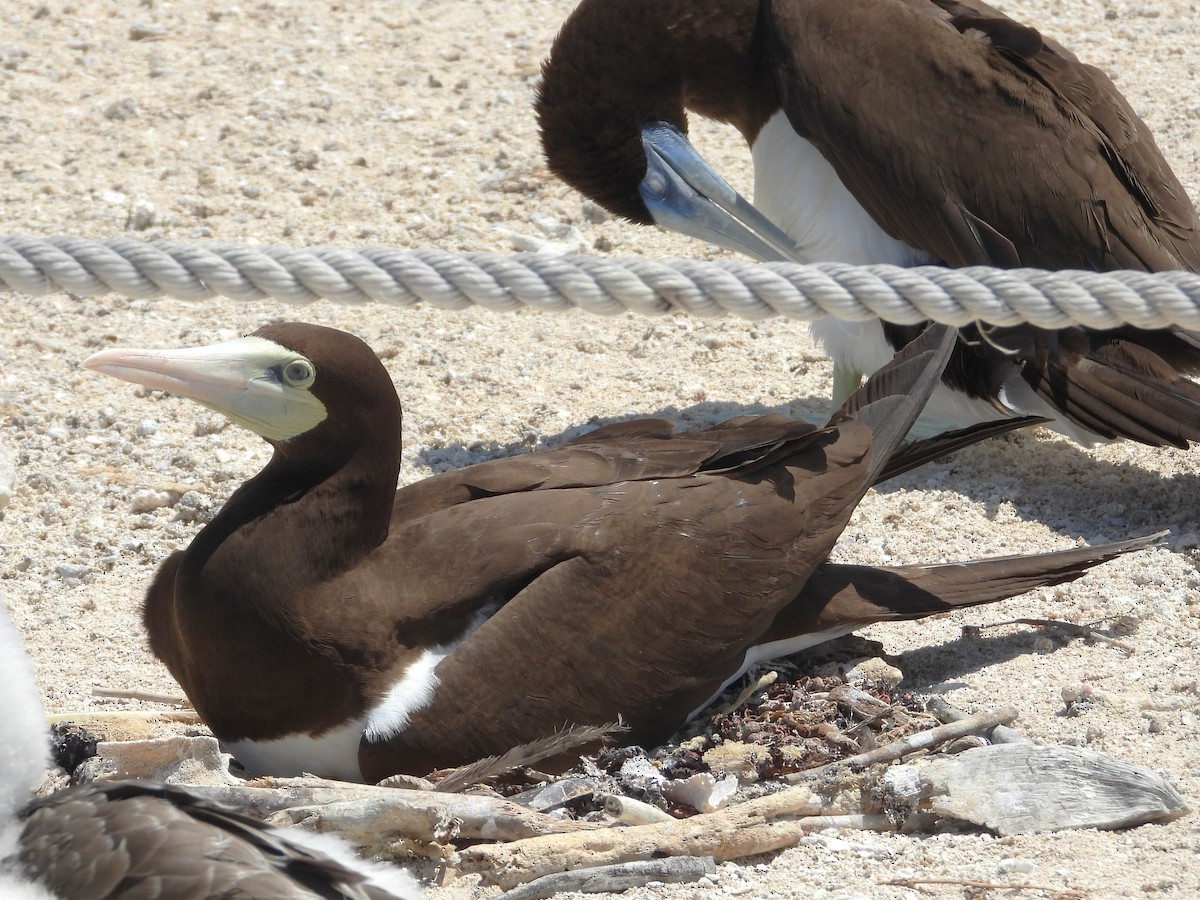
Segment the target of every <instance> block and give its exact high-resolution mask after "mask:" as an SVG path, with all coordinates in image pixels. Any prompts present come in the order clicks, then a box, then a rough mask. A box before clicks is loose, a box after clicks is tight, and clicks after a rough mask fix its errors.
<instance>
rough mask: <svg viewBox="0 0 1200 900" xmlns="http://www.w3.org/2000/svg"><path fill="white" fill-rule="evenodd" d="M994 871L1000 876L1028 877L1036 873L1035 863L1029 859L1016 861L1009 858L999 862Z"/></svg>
mask: <svg viewBox="0 0 1200 900" xmlns="http://www.w3.org/2000/svg"><path fill="white" fill-rule="evenodd" d="M996 871H997V872H999V873H1000V874H1001V875H1007V874H1013V873H1015V874H1020V875H1029V874H1030V873H1032V872H1036V871H1037V863H1035V862H1034V861H1033V860H1031V859H1017V858H1015V857H1009V858H1008V859H1002V860H1000V864H999V865H998V866H996Z"/></svg>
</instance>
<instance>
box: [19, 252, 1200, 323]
mask: <svg viewBox="0 0 1200 900" xmlns="http://www.w3.org/2000/svg"><path fill="white" fill-rule="evenodd" d="M5 290H6V291H12V292H14V293H19V294H25V295H27V296H33V297H36V296H41V295H44V294H49V293H53V292H55V291H68V292H70V293H72V294H77V295H80V296H89V297H94V296H98V295H100V294H106V293H109V292H117V293H120V294H124V295H126V296H128V297H133V298H136V299H153V298H158V297H174V298H176V299H181V300H191V301H203V300H209V299H211V298H213V297H217V296H222V297H230V298H232V299H235V300H261V299H264V298H267V297H271V298H274V299H276V300H281V301H283V302H285V303H293V304H305V303H312V302H313V301H315V300H319V299H322V298H324V299H327V300H332V301H334V302H336V303H347V304H360V303H372V302H374V303H387V304H390V305H393V306H410V305H412V304H415V303H429V304H431V305H433V306H436V307H438V308H439V309H465V308H466V307H468V306H472V305H475V306H482V307H484V308H486V309H490V310H498V311H512V310H517V309H521V308H522V307H526V306H528V307H533V308H536V309H542V310H554V311H560V310H566V309H571V308H579V309H582V310H585V311H586V312H590V313H595V314H598V315H615V314H617V313H621V312H624V311H626V310H629V311H632V312H636V313H639V314H641V315H647V316H650V315H661V314H663V313H666V312H670V311H672V310H683V311H685V312H687V313H689V314H691V315H694V316H698V317H702V318H708V317H713V316H721V315H735V316H740V317H742V318H745V319H763V318H768V317H770V316H777V315H778V316H786V317H788V318H792V319H803V320H808V321H811V320H813V319H817V318H820V317H821V316H825V315H831V316H835V317H837V318H839V319H847V320H851V321H854V320H862V319H869V318H872V317H876V316H877V317H879V318H882V319H886V320H888V321H890V322H900V323H912V322H919V321H921V320H924V319H933V320H934V321H936V322H943V323H945V324H948V325H965V324H967V323H969V322H975V321H982V322H987V323H990V324H993V325H1015V324H1018V323H1020V322H1029V323H1032V324H1034V325H1038V326H1041V327H1043V328H1064V327H1066V326H1069V325H1072V324H1077V325H1085V326H1088V327H1091V328H1115V327H1117V326H1119V325H1122V324H1130V325H1135V326H1137V327H1139V328H1162V327H1165V326H1168V325H1178V326H1181V327H1184V328H1190V329H1198V330H1200V275H1198V274H1194V273H1191V272H1158V273H1146V272H1107V273H1098V272H1083V271H1060V272H1049V271H1045V270H1041V269H991V268H987V267H983V266H979V267H973V268H964V269H945V268H938V267H933V266H924V267H920V268H912V269H904V268H898V267H896V266H882V265H877V266H850V265H844V264H842V263H818V264H815V265H808V266H802V265H797V264H793V263H752V262H744V261H740V260H723V261H720V262H700V261H696V260H683V259H662V260H650V259H639V258H632V257H631V258H624V259H607V258H602V257H594V256H548V255H542V254H536V253H517V254H513V255H508V256H505V255H501V254H494V253H464V254H460V253H449V252H446V251H442V250H413V251H398V250H388V249H386V248H374V249H367V250H345V249H340V248H336V247H313V248H308V249H303V250H299V249H294V248H291V247H252V246H247V245H243V244H234V243H226V242H211V243H203V244H187V243H181V242H177V241H157V242H154V243H146V242H144V241H136V240H132V239H130V238H123V237H119V238H111V239H109V240H104V241H98V240H90V239H86V238H79V237H71V236H59V237H53V238H45V239H42V238H31V237H0V291H5Z"/></svg>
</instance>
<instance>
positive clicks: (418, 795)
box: [188, 778, 599, 846]
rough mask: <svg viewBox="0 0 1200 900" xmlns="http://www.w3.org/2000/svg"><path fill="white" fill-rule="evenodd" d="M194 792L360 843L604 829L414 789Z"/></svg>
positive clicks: (306, 783) (286, 783)
mask: <svg viewBox="0 0 1200 900" xmlns="http://www.w3.org/2000/svg"><path fill="white" fill-rule="evenodd" d="M188 790H189V791H191V792H192V793H194V794H198V795H199V796H201V797H204V798H205V799H207V800H212V801H214V802H217V803H222V804H224V805H226V806H229V807H232V808H233V809H236V810H238V811H240V812H244V813H245V814H247V815H250V816H253V817H255V818H259V819H272V823H273V824H282V825H287V824H293V823H297V822H304V823H305V824H306V825H308V826H311V827H314V828H315V829H316V830H317V831H337V832H338V833H339V834H341V835H342V837H344V838H346V839H347V840H349V841H351V842H355V841H357V842H359V843H360V844H361V845H364V846H365V845H369V844H373V843H375V842H377V841H378V839H379V837H380V835H382V834H396V835H399V836H402V837H406V838H411V839H414V840H418V841H438V842H442V841H447V840H453V839H455V838H465V839H469V840H488V841H514V840H519V839H521V838H531V837H535V836H537V835H543V834H558V833H562V832H571V831H582V830H587V829H596V828H599V826H597V825H593V824H591V823H589V822H573V821H568V820H563V819H556V818H554V817H553V816H547V815H544V814H542V813H539V812H534V811H533V810H530V809H526V808H525V807H523V806H520V805H518V804H516V803H512V802H509V801H507V800H500V799H498V798H495V797H488V796H482V795H476V794H444V793H441V792H440V791H439V792H433V791H410V790H402V789H400V788H383V787H376V786H375V785H369V784H350V783H346V782H341V781H326V780H324V779H321V778H260V779H258V780H257V781H254V782H250V783H249V784H247V785H230V786H226V785H215V786H205V785H194V786H192V785H189V787H188Z"/></svg>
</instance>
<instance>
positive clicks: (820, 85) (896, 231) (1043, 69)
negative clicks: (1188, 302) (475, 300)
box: [536, 0, 1200, 447]
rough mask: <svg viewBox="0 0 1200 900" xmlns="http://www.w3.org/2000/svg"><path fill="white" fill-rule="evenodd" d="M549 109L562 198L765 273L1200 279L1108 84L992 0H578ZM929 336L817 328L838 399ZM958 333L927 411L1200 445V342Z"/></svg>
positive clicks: (1177, 337)
mask: <svg viewBox="0 0 1200 900" xmlns="http://www.w3.org/2000/svg"><path fill="white" fill-rule="evenodd" d="M536 108H537V116H538V122H539V126H540V128H541V133H542V143H543V148H544V150H545V154H546V159H547V161H548V163H549V166H550V168H551V170H552V171H553V172H555V173H556V174H557V175H558V176H560V177H561V178H562V179H563V180H564V181H566V182H567V183H568V184H570V185H572V186H573V187H575V188H577V189H578V190H579V191H581V192H582V193H583V194H585V195H587V196H588V197H591V198H592V199H593V200H595V201H596V202H598V203H599V204H601V205H602V206H604V207H605V208H607V209H608V210H610V211H611V212H613V213H615V214H617V215H619V216H623V217H625V218H627V219H629V220H631V221H633V222H637V223H639V224H643V225H650V224H658V225H660V226H662V227H664V228H668V229H673V230H676V231H681V232H684V233H686V234H689V235H692V236H694V237H700V238H703V239H705V240H708V241H712V242H715V243H718V244H721V245H724V246H726V247H730V248H733V249H735V250H740V251H743V252H746V253H749V254H750V255H752V256H756V257H758V258H761V259H766V260H795V261H799V262H820V261H836V262H845V263H853V264H860V265H862V264H869V263H892V264H896V265H901V266H909V265H916V264H924V263H935V264H944V265H948V266H968V265H992V266H1001V267H1016V266H1030V267H1041V268H1050V269H1090V270H1112V269H1140V270H1149V271H1161V270H1170V269H1185V270H1191V271H1200V220H1198V219H1197V214H1196V210H1195V208H1194V207H1193V205H1192V203H1191V201H1190V200H1189V199H1188V197H1187V193H1186V191H1185V190H1184V188H1183V186H1182V185H1181V184H1180V182H1179V180H1178V179H1177V178H1176V177H1175V175H1174V174H1173V173H1172V172H1171V170H1170V167H1169V166H1168V165H1167V163H1166V161H1165V160H1164V159H1163V157H1162V155H1161V153H1160V152H1159V150H1158V148H1157V147H1156V146H1155V143H1154V139H1153V137H1152V136H1151V135H1150V132H1149V130H1148V129H1147V128H1146V126H1145V124H1144V123H1143V122H1142V121H1141V120H1140V119H1139V118H1138V116H1137V115H1136V114H1135V113H1134V111H1133V110H1132V109H1131V108H1130V106H1129V104H1128V103H1127V102H1126V101H1125V99H1124V98H1123V97H1122V96H1121V94H1120V93H1119V92H1118V91H1117V89H1116V87H1115V86H1114V85H1113V83H1112V82H1111V81H1110V80H1109V78H1108V77H1107V76H1106V75H1105V74H1104V73H1103V72H1101V71H1100V70H1099V69H1097V68H1094V67H1092V66H1089V65H1085V64H1083V63H1081V62H1079V61H1078V60H1077V59H1076V57H1075V56H1074V55H1073V54H1071V53H1070V52H1069V51H1067V50H1066V49H1065V48H1063V47H1062V46H1061V45H1059V44H1058V43H1056V42H1054V41H1052V40H1049V39H1047V38H1044V37H1042V35H1040V34H1039V33H1038V32H1037V31H1036V30H1035V29H1033V28H1030V27H1028V26H1025V25H1022V24H1019V23H1017V22H1014V21H1013V20H1012V19H1009V18H1008V17H1007V16H1005V15H1003V14H1002V13H1000V12H999V11H997V10H995V9H993V8H992V7H990V6H987V5H986V4H984V3H980V2H976V0H962V2H958V0H656V2H646V0H582V2H581V3H580V4H579V6H578V7H576V9H575V11H574V12H573V13H572V14H571V16H570V18H569V19H568V20H567V22H566V23H565V24H564V25H563V28H562V30H561V32H560V33H559V35H558V38H557V39H556V41H555V43H554V46H553V49H552V50H551V53H550V56H549V59H548V60H547V61H546V63H545V64H544V66H543V80H542V84H541V87H540V90H539V95H538V99H537V104H536ZM688 110H691V111H693V112H695V113H698V114H700V115H702V116H705V117H708V118H711V119H716V120H719V121H721V122H726V123H730V124H732V125H734V126H736V127H737V128H738V129H739V130H740V132H741V133H742V135H743V136H744V137H745V139H746V141H747V142H748V143H749V145H750V147H751V150H752V154H753V159H754V195H755V202H756V204H757V206H758V208H759V209H760V210H761V213H760V212H759V211H758V210H755V209H754V208H753V207H751V206H750V204H749V203H747V202H746V201H745V200H744V199H742V198H741V197H740V196H738V195H737V194H736V192H734V191H733V189H732V188H731V187H729V185H727V184H726V183H725V182H724V181H722V180H721V179H720V177H719V176H718V175H716V174H715V173H714V172H713V171H712V170H711V169H710V168H709V167H708V166H707V164H706V163H705V162H704V161H703V160H702V159H701V158H700V156H699V155H698V154H697V153H696V151H695V150H694V149H693V148H692V146H691V144H690V143H689V142H688V141H687V138H686V137H685V132H686V130H687V118H686V111H688ZM764 214H765V215H764ZM776 226H778V227H776ZM919 330H920V327H919V326H895V325H888V324H882V325H881V323H879V322H878V321H872V322H867V323H846V322H839V321H837V320H835V319H831V318H826V319H823V320H821V321H819V322H817V323H814V326H813V333H814V335H815V336H816V337H817V338H818V339H820V340H821V341H822V342H823V343H824V344H825V346H826V349H827V350H828V352H829V353H830V355H831V356H832V357H833V359H834V363H835V370H834V372H835V378H834V394H835V399H841V397H842V396H844V395H845V393H847V392H848V390H849V387H851V386H852V385H853V384H855V383H857V381H858V378H859V374H858V373H861V372H872V371H875V370H876V369H878V368H879V367H880V366H881V365H882V364H883V363H884V362H885V361H886V360H887V359H889V358H890V357H891V354H892V347H893V346H899V345H902V344H903V343H904V342H905V341H907V340H911V339H912V337H913V335H915V334H916V333H918V332H919ZM885 335H886V338H887V340H886V341H885V340H884V336H885ZM962 335H963V339H962V342H961V343H960V345H959V347H958V348H957V349H956V352H955V354H954V356H953V358H952V359H951V362H950V364H949V365H948V367H947V369H946V374H945V383H946V388H945V389H941V390H939V391H937V392H936V393H935V395H934V397H933V398H932V399H931V401H930V403H929V405H928V407H927V409H926V415H927V416H928V417H929V418H930V419H932V420H935V421H938V422H952V423H960V424H962V423H968V422H974V421H983V420H987V419H993V418H996V416H997V415H1001V414H1004V413H1005V412H1007V411H1017V412H1020V413H1023V414H1031V415H1045V416H1049V417H1052V418H1053V419H1055V421H1054V422H1052V423H1051V424H1050V427H1052V428H1054V429H1056V430H1058V431H1060V432H1061V433H1063V434H1065V435H1068V436H1070V437H1072V438H1074V439H1075V440H1079V441H1081V442H1084V443H1090V442H1092V441H1095V440H1101V439H1103V440H1108V439H1114V438H1131V439H1133V440H1136V441H1141V442H1143V443H1146V444H1150V445H1154V446H1161V445H1174V446H1179V447H1186V446H1187V445H1188V442H1189V441H1196V440H1200V388H1198V387H1197V386H1196V385H1195V384H1194V383H1193V382H1192V381H1190V380H1189V379H1188V378H1187V377H1185V376H1189V375H1195V374H1197V373H1198V372H1200V339H1198V337H1197V336H1196V335H1195V334H1192V333H1186V332H1181V331H1178V330H1158V331H1144V330H1138V329H1135V328H1132V327H1122V328H1118V329H1115V330H1110V331H1096V330H1093V329H1087V328H1069V329H1063V330H1059V331H1047V330H1042V329H1037V328H1033V327H1030V326H1024V327H1016V328H994V329H988V330H987V332H986V334H984V335H980V329H978V328H976V327H974V326H972V327H970V328H965V329H963V330H962ZM889 344H890V345H891V346H889Z"/></svg>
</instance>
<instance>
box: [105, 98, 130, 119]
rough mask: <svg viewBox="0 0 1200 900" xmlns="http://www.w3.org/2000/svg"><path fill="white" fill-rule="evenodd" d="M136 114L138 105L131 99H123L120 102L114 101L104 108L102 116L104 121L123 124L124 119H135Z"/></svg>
mask: <svg viewBox="0 0 1200 900" xmlns="http://www.w3.org/2000/svg"><path fill="white" fill-rule="evenodd" d="M137 114H138V105H137V101H135V100H134V99H133V98H132V97H123V98H122V99H120V100H114V101H112V103H109V104H108V105H107V106H105V107H104V110H103V115H104V118H106V119H111V120H112V121H114V122H123V121H125V120H126V119H133V118H136V117H137Z"/></svg>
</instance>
